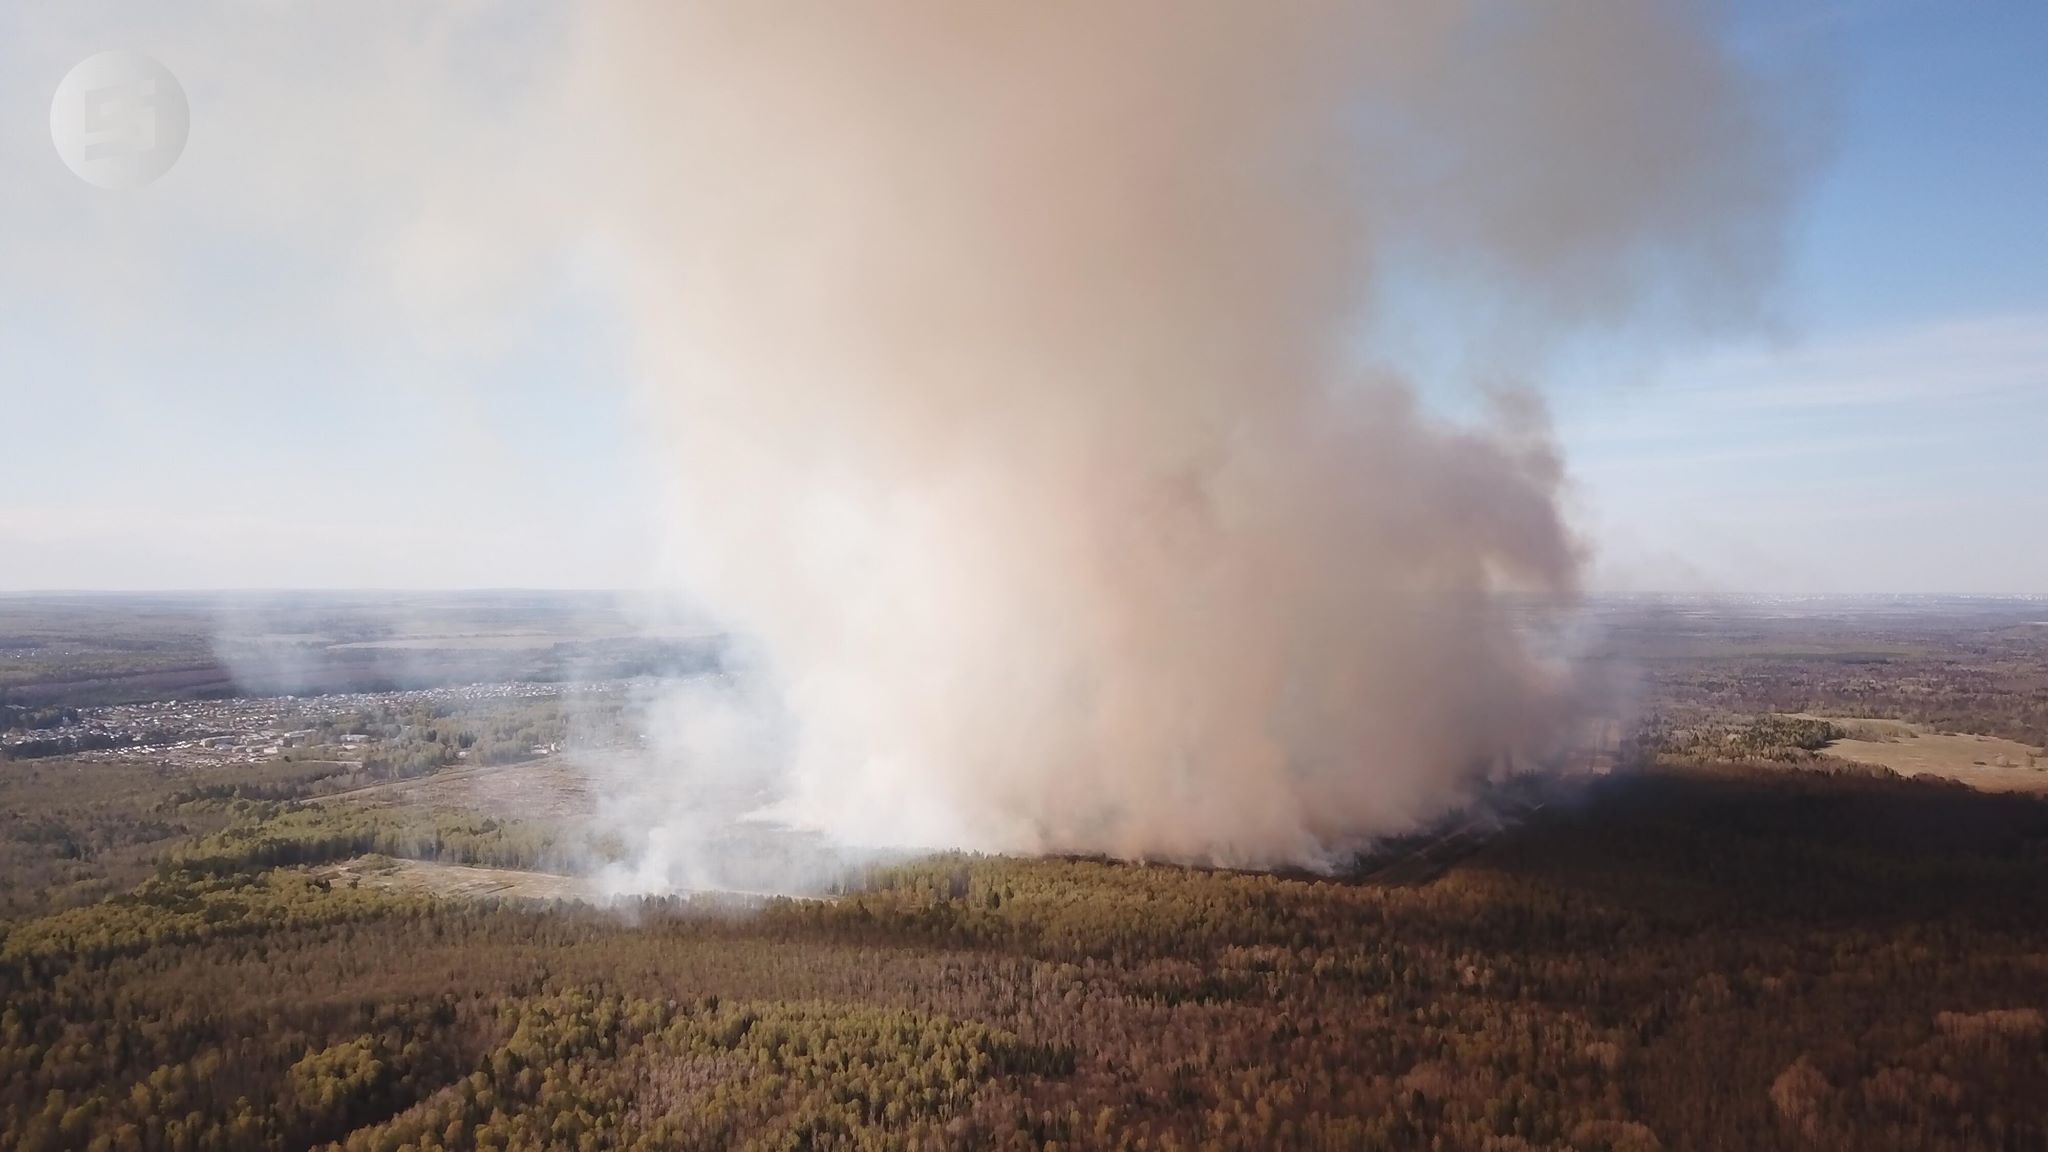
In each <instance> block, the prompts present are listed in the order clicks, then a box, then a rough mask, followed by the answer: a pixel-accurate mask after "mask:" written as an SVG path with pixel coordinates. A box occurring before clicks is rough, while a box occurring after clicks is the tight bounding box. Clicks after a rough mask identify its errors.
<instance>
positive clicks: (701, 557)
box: [577, 0, 1788, 887]
mask: <svg viewBox="0 0 2048 1152" xmlns="http://www.w3.org/2000/svg"><path fill="white" fill-rule="evenodd" d="M580 34H581V39H580V40H579V52H580V59H581V62H582V63H581V67H580V70H579V79H578V81H577V89H578V96H577V100H578V101H579V107H581V108H583V109H585V110H586V111H585V112H584V113H583V115H582V117H581V118H580V119H579V121H578V122H579V123H581V124H583V125H585V126H586V127H587V132H588V136H589V139H588V141H587V142H586V143H587V144H588V146H589V147H590V149H591V152H592V154H593V155H594V156H596V157H597V159H596V161H595V169H594V170H595V172H596V173H597V174H598V176H599V179H598V180H597V181H596V182H595V191H593V192H592V193H590V196H589V200H590V201H591V202H594V203H595V204H596V205H597V208H598V210H599V211H600V212H601V213H602V215H603V218H604V221H605V224H604V226H605V228H606V229H607V230H608V231H609V233H610V235H611V237H612V239H613V240H614V242H615V244H614V247H615V248H616V250H617V251H618V252H619V253H620V254H621V261H622V264H623V268H624V277H625V282H626V283H627V285H628V290H627V293H626V299H627V307H628V310H629V312H630V316H631V321H632V324H633V329H634V341H635V346H636V354H637V356H638V358H639V359H638V364H639V370H640V375H641V376H642V377H643V379H644V382H645V399H646V404H647V407H646V412H647V415H648V418H649V423H650V427H651V428H652V430H653V433H654V435H656V436H657V437H658V438H659V440H660V443H661V445H662V457H663V466H664V468H665V470H666V472H665V475H664V482H665V507H666V511H665V517H664V523H665V524H666V525H667V528H668V535H667V538H666V541H665V543H666V546H667V549H668V551H667V558H668V561H669V565H670V571H671V574H672V576H673V578H674V580H675V583H676V585H677V587H678V588H679V589H681V590H683V591H685V592H687V593H688V594H689V595H690V596H691V597H693V598H694V599H696V600H697V601H699V602H701V603H703V604H704V605H706V606H707V607H708V608H709V609H710V610H711V611H712V612H714V613H715V614H717V615H718V616H719V617H720V618H721V619H722V620H723V622H724V623H725V624H726V625H727V626H729V627H730V628H731V629H732V630H733V631H734V632H735V633H736V634H737V635H740V636H743V637H746V638H748V639H749V641H750V642H752V643H754V644H757V645H758V651H759V659H758V661H755V662H753V663H752V664H750V666H749V668H748V669H747V670H746V672H745V673H744V674H742V675H741V676H740V678H739V680H738V681H737V683H736V684H735V683H727V684H724V685H721V686H720V687H719V688H718V689H717V690H716V691H715V692H713V693H710V694H709V696H708V697H707V694H705V693H702V692H700V693H696V694H694V695H692V696H690V697H688V698H686V699H681V700H678V701H677V702H675V704H674V709H673V711H674V714H675V715H677V716H679V717H682V718H683V719H684V721H686V722H682V723H679V724H678V725H676V727H677V728H678V730H679V731H680V732H682V733H684V734H683V735H679V736H678V738H677V740H676V741H675V743H674V746H673V747H671V748H669V749H668V755H667V756H666V758H665V759H664V760H663V762H662V763H661V764H660V766H659V767H657V768H654V769H652V771H654V772H656V773H658V774H660V779H659V780H658V781H657V782H655V786H652V787H650V788H648V789H646V791H645V792H644V795H645V796H646V797H648V798H649V802H651V803H654V804H656V805H657V807H656V808H655V809H654V810H653V811H654V812H658V813H660V815H651V814H650V813H649V812H647V811H643V812H642V814H641V823H642V824H643V825H647V826H648V827H644V828H642V829H641V830H642V831H644V832H645V833H646V834H647V835H648V837H649V840H650V842H651V843H654V844H656V845H657V846H658V849H659V851H660V852H668V853H670V854H671V855H673V854H674V852H675V844H674V841H676V840H677V839H678V838H681V839H689V838H692V837H695V836H697V835H699V834H700V833H701V832H702V830H703V829H704V828H705V827H706V824H705V821H704V818H703V817H704V813H705V812H706V811H707V810H715V811H717V812H720V813H724V814H728V815H730V814H737V813H740V812H747V813H754V814H760V815H766V816H769V817H773V818H775V819H779V820H786V821H788V822H791V823H794V824H797V825H800V826H805V827H811V828H815V829H819V830H822V831H823V832H825V833H827V834H829V835H831V836H832V837H834V838H836V839H839V840H842V841H848V842H853V843H860V844H896V845H948V846H965V847H973V848H981V849H1000V850H1014V851H1100V852H1108V853H1113V854H1117V855H1122V856H1132V857H1152V858H1169V859H1176V860H1189V861H1205V862H1215V863H1221V864H1230V865H1247V866H1277V865H1309V866H1319V865H1325V864H1327V863H1329V862H1330V861H1331V860H1332V859H1333V857H1334V855H1335V854H1337V853H1339V852H1341V851H1343V850H1344V849H1345V848H1346V847H1347V846H1351V845H1355V844H1356V843H1357V842H1359V841H1360V840H1361V839H1364V838H1369V837H1372V836H1374V835H1379V834H1387V833H1395V832H1399V831H1402V830H1405V829H1410V828H1412V827H1414V826H1415V825H1416V824H1417V823H1418V822H1420V821H1424V820H1426V819H1429V818H1430V817H1432V816H1434V815H1437V814H1439V813H1441V812H1442V811H1444V810H1445V809H1446V808H1447V807H1449V806H1452V805H1454V804H1456V803H1457V802H1458V801H1459V800H1460V798H1461V797H1462V796H1464V795H1465V794H1466V791H1467V789H1468V787H1469V785H1470V784H1471V783H1472V781H1474V780H1475V779H1477V778H1480V777H1483V776H1485V775H1487V774H1490V773H1498V772H1503V771H1508V770H1511V769H1513V768H1515V767H1517V766H1530V765H1536V764H1539V763H1542V762H1544V761H1545V760H1546V759H1548V758H1551V757H1553V756H1555V755H1556V754H1558V753H1559V752H1560V750H1561V749H1563V748H1564V747H1565V745H1566V744H1567V743H1568V742H1569V740H1570V739H1571V736H1572V729H1573V724H1574V715H1573V711H1572V706H1571V701H1572V699H1573V695H1574V686H1573V682H1572V673H1571V669H1570V667H1569V666H1568V665H1567V664H1564V663H1560V662H1558V661H1554V660H1551V659H1548V658H1546V657H1545V655H1544V654H1543V651H1542V645H1541V639H1540V638H1541V637H1542V635H1543V634H1544V632H1545V629H1546V627H1547V626H1548V625H1549V624H1550V623H1552V622H1554V621H1555V619H1556V618H1557V617H1558V615H1559V614H1561V613H1565V612H1568V611H1569V610H1570V608H1571V606H1572V604H1573V601H1574V596H1575V588H1576V580H1577V575H1578V572H1579V566H1580V549H1579V546H1578V544H1577V543H1576V542H1575V540H1574V538H1573V536H1572V533H1571V532H1570V530H1569V529H1568V527H1567V524H1566V522H1565V519H1564V517H1563V515H1562V514H1561V512H1560V505H1559V501H1560V492H1561V486H1562V485H1563V483H1564V475H1565V474H1564V469H1563V467H1562V464H1561V462H1560V460H1559V458H1558V456H1557V453H1556V451H1555V449H1554V447H1553V446H1552V444H1551V443H1550V441H1549V440H1548V438H1547V435H1546V432H1545V430H1544V426H1543V421H1542V414H1541V405H1540V403H1538V402H1537V401H1535V400H1534V399H1533V398H1532V397H1531V396H1530V395H1529V394H1526V393H1508V394H1503V395H1501V396H1499V397H1497V398H1496V401H1495V403H1494V404H1493V408H1492V411H1493V415H1492V416H1491V417H1489V418H1485V419H1482V420H1480V421H1478V422H1476V423H1473V424H1454V423H1447V422H1446V421H1444V420H1443V419H1441V418H1439V417H1437V416H1435V415H1432V414H1431V413H1430V411H1429V408H1428V406H1426V405H1425V404H1423V403H1422V402H1421V401H1420V400H1419V399H1418V395H1417V392H1416V389H1415V387H1414V386H1413V384H1412V383H1411V382H1410V381H1407V380H1404V379H1402V378H1400V376H1399V375H1398V374H1397V373H1396V372H1395V370H1394V368H1393V367H1392V361H1393V357H1391V356H1389V355H1385V354H1382V351H1381V349H1380V347H1379V345H1378V344H1377V343H1376V341H1377V340H1379V339H1381V338H1383V337H1384V335H1385V333H1386V331H1387V329H1388V327H1389V325H1390V324H1391V323H1392V322H1393V320H1392V317H1391V315H1390V314H1389V313H1388V312H1387V310H1386V308H1385V299H1386V296H1387V291H1388V286H1389V285H1390V283H1391V282H1392V277H1393V276H1394V274H1395V270H1397V269H1405V270H1407V271H1408V272H1409V273H1413V272H1416V271H1420V272H1423V273H1425V274H1427V275H1428V276H1429V277H1432V278H1433V281H1434V282H1435V283H1437V284H1438V285H1440V286H1444V287H1445V289H1446V290H1445V291H1443V292H1441V293H1439V296H1438V297H1437V299H1440V300H1442V301H1456V302H1457V303H1456V304H1455V305H1440V306H1438V307H1436V308H1435V310H1434V311H1432V312H1431V317H1430V322H1431V324H1432V325H1433V326H1434V327H1436V328H1442V329H1446V330H1449V331H1452V332H1457V333H1461V334H1467V335H1469V340H1470V342H1471V345H1472V349H1471V350H1472V351H1473V353H1474V358H1475V359H1484V360H1485V361H1486V362H1487V363H1488V364H1489V366H1491V367H1492V368H1495V369H1497V370H1499V371H1502V372H1503V373H1507V374H1510V375H1514V376H1519V375H1521V374H1524V373H1529V372H1533V371H1535V370H1537V369H1538V368H1539V367H1540V364H1539V363H1538V361H1537V359H1536V353H1538V352H1540V351H1541V350H1542V349H1544V348H1546V347H1550V346H1553V345H1554V344H1555V342H1556V340H1557V339H1558V338H1561V337H1563V336H1567V335H1570V334H1571V333H1572V332H1573V331H1575V330H1578V329H1579V328H1580V327H1581V326H1584V325H1588V324H1592V325H1601V324H1607V323H1611V322H1615V321H1618V320H1621V319H1624V318H1626V317H1627V316H1628V315H1630V314H1631V313H1632V312H1635V311H1637V310H1638V308H1639V306H1643V307H1647V308H1648V309H1649V310H1650V311H1652V312H1654V313H1655V314H1656V315H1658V316H1660V317H1665V318H1669V317H1672V316H1677V317H1680V318H1683V319H1687V320H1694V319H1702V318H1704V319H1708V320H1718V319H1726V318H1733V319H1738V320H1739V319H1742V318H1743V316H1744V314H1745V313H1746V311H1747V310H1748V309H1749V308H1750V302H1751V301H1752V300H1753V298H1754V295H1755V292H1756V290H1757V289H1758V288H1759V287H1760V286H1761V285H1763V284H1764V283H1765V282H1766V281H1767V280H1768V277H1769V274H1770V272H1771V270H1772V265H1773V261H1774V247H1773V239H1774V236H1775V232H1776V228H1777V226H1778V222H1779V219H1780V217H1781V214H1782V210H1783V207H1784V202H1785V200H1786V196H1787V191H1788V188H1787V185H1788V180H1787V178H1786V176H1785V173H1784V167H1785V166H1784V165H1783V164H1782V162H1781V156H1780V154H1779V148H1780V142H1779V139H1778V137H1777V136H1776V135H1775V134H1774V133H1773V132H1772V131H1771V130H1770V127H1769V124H1768V121H1767V118H1766V117H1765V116H1764V115H1763V113H1762V110H1761V108H1760V107H1759V106H1758V103H1757V101H1756V99H1755V97H1754V88H1755V85H1754V84H1753V83H1752V82H1751V80H1750V78H1748V77H1746V76H1745V75H1744V73H1743V71H1742V69H1741V68H1740V67H1739V65H1738V64H1737V63H1736V62H1734V61H1733V60H1732V58H1731V57H1730V56H1729V55H1728V54H1727V52H1726V51H1724V49H1723V47H1722V46H1721V45H1720V44H1719V43H1718V42H1717V40H1716V39H1715V37H1714V35H1713V29H1712V28H1711V27H1710V26H1709V25H1708V24H1707V22H1706V21H1705V19H1704V18H1703V17H1702V16H1701V14H1700V13H1699V12H1696V11H1694V10H1692V9H1687V8H1677V7H1672V6H1664V5H1652V4H1626V5H1601V4H1590V3H1584V4H1582V3H1560V4H1542V5H1522V4H1495V3H1476V2H1475V3H1471V4H1456V3H1444V4H1413V3H1407V2H1405V0H1403V2H1388V3H1338V2H1324V0H1303V2H1301V3H1290V4H1281V5H1254V4H1245V3H1237V2H1234V0H1170V2H1169V0H1118V2H1115V3H1107V4H1105V3H1094V2H1088V3H1082V2H1067V0H1048V2H1045V3H1031V4H992V3H974V2H969V3H958V2H948V0H871V2H864V3H840V2H832V3H826V2H822V0H819V2H811V0H779V2H774V3H761V4H739V3H735V4H716V5H712V4H704V5H695V4H693V5H653V4H649V5H611V6H604V7H603V8H601V9H596V10H593V11H592V12H591V14H590V15H589V16H588V17H587V20H586V25H585V26H584V27H583V28H581V29H580ZM1502 348H1517V349H1532V350H1535V351H1534V352H1532V353H1531V354H1530V355H1529V356H1528V357H1527V358H1519V359H1518V358H1508V357H1506V356H1505V354H1504V353H1502V352H1501V351H1500V349H1502ZM733 693H738V694H739V696H740V697H743V698H744V703H732V702H730V701H728V700H727V699H726V698H727V697H729V696H731V695H732V694H733ZM707 700H708V702H707ZM726 708H733V709H737V711H736V712H733V713H731V714H730V715H728V717H727V718H726V719H723V720H721V719H719V718H717V716H715V715H707V709H709V710H711V711H712V712H716V711H717V710H719V709H726ZM732 715H736V716H740V717H742V718H743V719H741V720H738V721H735V720H733V719H731V718H730V716H732ZM764 718H767V719H764ZM691 732H694V733H698V734H699V735H697V736H691V735H688V734H687V733H691ZM707 732H708V733H709V734H710V735H709V736H708V737H707V736H705V735H704V734H705V733H707ZM714 782H715V783H714ZM661 858H663V857H661V856H659V855H658V854H657V855H656V856H655V857H652V858H651V859H652V861H653V863H652V864H649V863H648V862H643V864H642V866H641V867H640V869H639V872H640V873H646V872H647V870H648V868H649V867H652V868H653V870H654V871H655V872H661V871H663V869H662V867H661V866H659V860H660V859H661ZM661 882H662V880H661V877H659V876H653V875H639V876H638V878H637V879H635V880H634V881H633V883H634V884H635V885H638V886H642V887H659V886H660V884H661Z"/></svg>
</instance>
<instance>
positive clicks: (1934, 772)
mask: <svg viewBox="0 0 2048 1152" xmlns="http://www.w3.org/2000/svg"><path fill="white" fill-rule="evenodd" d="M1815 719H1822V720H1827V721H1828V722H1830V723H1832V724H1834V725H1836V726H1837V727H1839V728H1841V729H1843V730H1844V731H1846V732H1848V733H1849V735H1848V736H1847V737H1845V738H1843V739H1839V740H1834V741H1831V742H1829V743H1828V745H1827V746H1826V747H1825V748H1824V749H1822V750H1823V751H1824V752H1826V753H1827V754H1828V755H1830V756H1834V757H1837V758H1839V759H1843V760H1853V761H1855V762H1857V763H1859V764H1878V765H1882V766H1884V767H1886V768H1889V769H1891V770H1892V771H1894V772H1897V773H1899V774H1900V775H1902V776H1919V775H1923V774H1924V775H1928V776H1939V777H1942V778H1943V779H1947V780H1955V781H1958V782H1960V783H1963V784H1968V785H1970V786H1971V787H1972V788H1981V789H1983V790H1985V791H1987V792H2048V750H2044V749H2041V748H2038V747H2032V746H2029V745H2026V744H2021V743H2019V742H2018V741H2015V740H2005V739H2001V738H1999V737H1996V736H1980V735H1975V734H1970V733H1962V732H1941V731H1938V730H1936V729H1934V728H1931V727H1929V726H1927V725H1924V724H1908V723H1905V722H1903V721H1898V720H1881V719H1869V718H1859V717H1815Z"/></svg>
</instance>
